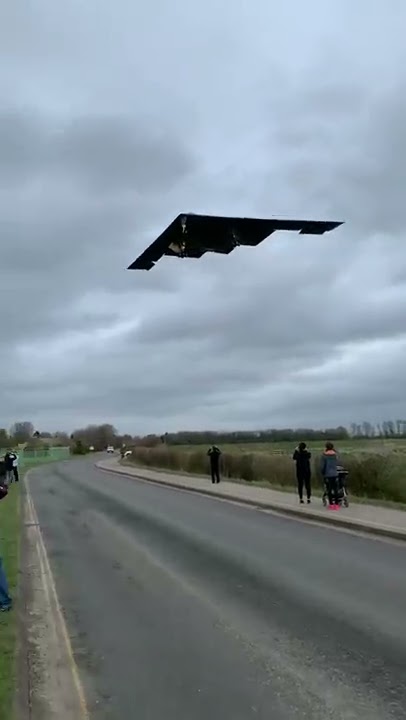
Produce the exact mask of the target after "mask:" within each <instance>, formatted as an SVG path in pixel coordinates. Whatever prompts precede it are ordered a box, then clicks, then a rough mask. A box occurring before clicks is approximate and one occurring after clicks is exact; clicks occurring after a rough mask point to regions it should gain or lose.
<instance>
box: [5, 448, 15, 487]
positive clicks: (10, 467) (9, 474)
mask: <svg viewBox="0 0 406 720" xmlns="http://www.w3.org/2000/svg"><path fill="white" fill-rule="evenodd" d="M16 461H17V462H18V455H17V454H16V453H15V452H14V450H12V449H11V448H9V449H8V450H7V452H6V454H5V456H4V463H5V466H6V483H7V485H11V483H12V482H13V479H14V478H15V476H16V473H15V472H14V463H15V462H16ZM16 467H17V466H16ZM17 479H18V469H17Z"/></svg>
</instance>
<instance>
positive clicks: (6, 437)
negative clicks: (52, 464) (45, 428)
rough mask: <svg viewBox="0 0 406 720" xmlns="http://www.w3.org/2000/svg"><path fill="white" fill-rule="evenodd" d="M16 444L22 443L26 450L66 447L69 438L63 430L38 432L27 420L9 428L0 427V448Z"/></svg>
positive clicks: (68, 443) (15, 445)
mask: <svg viewBox="0 0 406 720" xmlns="http://www.w3.org/2000/svg"><path fill="white" fill-rule="evenodd" d="M18 445H24V446H25V448H26V449H27V450H30V449H35V448H38V447H47V446H53V447H67V446H69V445H70V438H69V435H68V433H66V432H64V431H57V432H40V431H39V430H36V429H35V427H34V425H33V423H32V422H30V421H28V420H24V421H21V422H16V423H14V425H12V427H11V428H10V429H9V430H7V429H6V428H0V448H3V449H4V448H7V447H17V446H18Z"/></svg>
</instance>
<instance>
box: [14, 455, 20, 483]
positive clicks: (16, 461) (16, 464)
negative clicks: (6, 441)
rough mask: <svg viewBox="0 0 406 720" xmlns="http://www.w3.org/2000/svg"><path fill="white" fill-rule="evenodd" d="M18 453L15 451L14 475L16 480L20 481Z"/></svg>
mask: <svg viewBox="0 0 406 720" xmlns="http://www.w3.org/2000/svg"><path fill="white" fill-rule="evenodd" d="M18 461H19V457H18V453H16V452H14V460H13V475H14V482H18V481H19V480H20V477H19V474H18Z"/></svg>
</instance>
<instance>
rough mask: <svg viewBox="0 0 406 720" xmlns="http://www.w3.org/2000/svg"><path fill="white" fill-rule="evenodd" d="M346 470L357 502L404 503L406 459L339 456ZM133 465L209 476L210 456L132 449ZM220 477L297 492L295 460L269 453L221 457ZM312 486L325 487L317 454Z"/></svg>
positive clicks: (393, 455) (174, 450) (162, 449)
mask: <svg viewBox="0 0 406 720" xmlns="http://www.w3.org/2000/svg"><path fill="white" fill-rule="evenodd" d="M340 459H341V461H342V463H343V465H344V466H345V467H346V468H347V470H348V471H349V491H350V494H351V495H352V497H353V498H354V499H355V498H357V499H358V500H359V501H365V502H368V501H369V502H370V501H372V502H374V503H377V504H380V505H384V504H386V503H391V504H396V505H398V506H402V505H405V504H406V455H404V454H397V453H395V452H390V453H387V454H362V453H360V454H354V453H350V454H346V453H340ZM129 462H132V463H135V464H136V465H138V466H143V467H149V468H151V469H153V468H159V469H161V470H165V471H166V472H171V471H172V472H175V473H176V472H181V473H186V474H191V475H206V476H207V473H208V460H207V451H206V450H204V451H203V450H201V449H197V450H194V451H192V452H185V451H182V450H179V449H178V448H175V447H167V448H166V447H159V448H142V447H138V448H134V450H133V455H132V456H131V459H129ZM221 465H222V475H223V478H224V479H225V480H230V481H232V482H236V481H237V482H238V481H245V483H251V484H255V485H259V484H261V485H263V484H265V487H272V488H275V489H283V490H285V491H287V492H289V491H292V490H294V489H295V487H296V481H295V471H294V464H293V462H292V458H291V455H287V454H283V455H273V454H270V453H265V452H260V453H259V452H257V453H255V452H252V453H248V452H235V453H229V452H223V455H222V462H221ZM312 484H313V486H314V489H316V487H318V486H319V487H321V485H322V479H321V477H320V473H319V454H318V453H314V454H313V483H312Z"/></svg>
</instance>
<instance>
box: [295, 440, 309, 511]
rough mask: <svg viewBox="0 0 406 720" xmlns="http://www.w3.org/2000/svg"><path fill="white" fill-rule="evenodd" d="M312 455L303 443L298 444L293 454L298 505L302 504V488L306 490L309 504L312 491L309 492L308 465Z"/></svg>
mask: <svg viewBox="0 0 406 720" xmlns="http://www.w3.org/2000/svg"><path fill="white" fill-rule="evenodd" d="M311 457H312V454H311V452H309V450H308V449H307V445H306V443H305V442H300V443H299V445H298V446H297V448H296V449H295V452H294V453H293V460H294V461H295V463H296V478H297V490H298V493H299V500H300V503H301V504H303V503H304V500H303V488H305V489H306V496H307V503H308V504H310V502H311V496H312V490H311V477H312V470H311V465H310V460H311Z"/></svg>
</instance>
